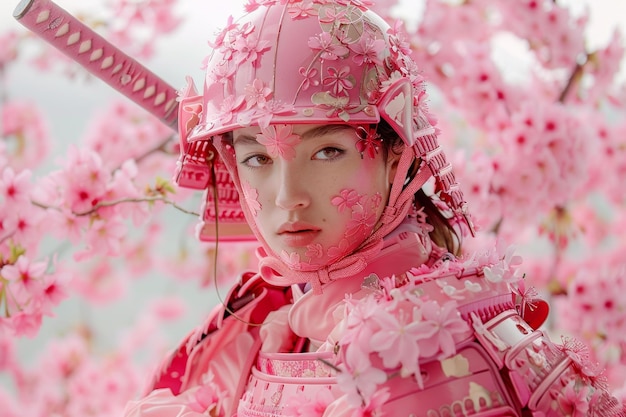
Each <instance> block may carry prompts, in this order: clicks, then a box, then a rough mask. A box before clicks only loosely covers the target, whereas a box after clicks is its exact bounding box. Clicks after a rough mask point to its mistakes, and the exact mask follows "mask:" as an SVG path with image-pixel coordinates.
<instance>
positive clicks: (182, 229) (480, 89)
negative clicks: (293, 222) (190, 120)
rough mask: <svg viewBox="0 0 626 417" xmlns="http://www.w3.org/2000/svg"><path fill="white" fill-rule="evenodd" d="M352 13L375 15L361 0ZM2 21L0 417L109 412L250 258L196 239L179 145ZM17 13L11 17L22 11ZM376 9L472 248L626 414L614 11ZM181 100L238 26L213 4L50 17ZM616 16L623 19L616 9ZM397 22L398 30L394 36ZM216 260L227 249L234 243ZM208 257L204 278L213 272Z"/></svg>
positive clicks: (141, 0) (143, 4)
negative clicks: (431, 123) (595, 374)
mask: <svg viewBox="0 0 626 417" xmlns="http://www.w3.org/2000/svg"><path fill="white" fill-rule="evenodd" d="M362 1H363V3H369V2H367V1H365V0H362ZM9 3H11V2H4V3H3V4H2V6H1V9H0V11H1V13H2V15H1V16H0V23H1V26H0V45H1V47H0V115H1V121H0V123H1V124H0V138H1V140H0V404H2V412H1V414H2V416H3V417H4V416H6V417H12V416H20V417H24V416H26V417H30V416H113V415H118V414H120V413H121V410H122V409H123V407H124V404H125V402H126V401H127V400H128V399H130V398H133V397H136V396H137V395H139V393H140V392H141V388H142V384H143V383H145V382H146V380H147V378H148V375H149V372H150V370H151V369H152V368H153V367H154V366H156V363H157V362H158V361H159V359H160V358H162V357H163V355H164V354H165V352H166V351H167V350H168V349H170V348H172V347H173V346H174V345H175V343H176V341H177V340H178V339H180V338H182V337H183V336H184V335H185V334H186V333H187V332H188V331H190V330H191V329H192V327H193V326H194V325H196V324H198V323H199V322H200V321H201V320H202V318H203V317H204V315H206V314H207V313H208V311H210V309H211V308H212V307H213V306H214V305H215V304H216V303H218V302H219V300H220V294H222V293H224V292H225V291H226V288H227V287H228V286H229V285H230V284H231V283H233V282H235V280H236V279H237V276H238V274H239V273H240V272H241V271H242V270H244V269H253V268H254V264H255V259H254V256H253V255H252V252H251V251H252V248H253V245H251V244H239V245H233V244H225V243H224V244H221V245H220V247H219V249H218V250H217V251H216V248H215V247H214V246H213V245H211V244H208V243H200V242H198V241H197V240H196V238H195V228H196V224H197V220H198V219H197V217H198V214H197V213H198V212H199V211H200V205H201V203H202V195H201V194H199V193H193V192H190V191H185V190H181V189H177V188H175V186H174V185H173V183H172V181H171V177H172V174H173V172H174V169H175V166H176V159H177V156H178V149H177V146H178V143H177V137H176V135H175V134H174V133H173V132H172V131H171V130H170V129H169V128H167V127H165V126H164V125H162V124H161V123H160V122H159V121H158V120H156V119H155V118H154V117H153V116H151V115H149V114H148V113H146V112H145V111H144V110H142V109H141V108H139V107H138V106H136V105H135V104H133V103H131V102H130V101H129V100H127V99H125V98H123V97H122V96H121V95H120V94H118V93H116V92H115V91H113V90H112V89H111V88H110V87H108V86H106V85H105V84H104V83H102V82H101V81H99V80H97V79H95V78H94V77H93V76H91V75H88V73H87V72H85V71H84V70H83V69H82V68H80V66H79V65H77V64H76V63H74V62H72V61H70V60H69V59H68V58H66V57H65V56H63V55H61V54H60V53H59V52H57V51H55V50H54V49H52V48H51V47H49V46H47V45H46V44H45V43H44V42H43V41H41V40H40V39H38V38H36V37H35V36H34V35H32V34H31V33H30V32H28V31H27V30H26V29H24V28H23V27H21V26H20V25H19V23H17V22H15V21H14V20H13V19H12V18H11V16H10V15H11V12H12V8H13V6H14V5H11V4H9ZM15 3H17V2H15ZM616 3H617V2H611V1H594V2H591V1H587V2H585V1H547V0H544V1H542V0H516V1H507V2H503V1H497V0H491V1H490V0H471V1H469V0H467V1H443V0H426V1H420V2H415V1H403V2H399V3H398V2H397V1H396V0H379V1H376V2H375V6H374V9H375V10H377V11H378V12H379V13H380V14H381V15H383V16H385V17H387V18H388V19H389V22H390V24H392V25H395V24H400V23H403V24H404V25H405V29H406V31H407V36H406V37H405V41H406V44H407V45H410V46H411V48H412V49H413V51H414V57H415V59H416V61H417V62H418V64H419V66H420V68H421V70H422V72H423V73H424V75H425V77H426V78H427V79H428V80H429V81H430V85H431V91H430V106H431V108H432V110H433V112H434V113H435V114H436V115H437V116H438V117H439V123H438V126H439V128H440V130H441V132H442V133H441V139H442V142H443V146H444V148H445V149H446V152H447V153H448V155H449V157H450V159H451V160H452V161H453V164H454V167H455V169H456V172H457V177H458V179H459V182H460V183H461V185H462V187H463V189H464V191H465V193H466V198H467V200H468V202H469V204H470V208H471V211H472V214H473V216H474V220H475V223H476V225H477V226H478V229H479V233H478V236H477V238H476V239H468V240H467V241H466V242H465V244H466V246H465V252H466V253H467V256H470V255H471V254H472V253H473V252H476V251H482V250H486V249H487V248H489V247H491V246H493V245H494V244H496V245H498V246H500V247H502V248H505V247H508V246H510V245H514V246H515V248H516V250H517V253H518V254H520V255H522V257H523V258H524V267H523V269H524V270H525V273H526V277H527V283H528V285H529V286H530V285H532V286H534V288H535V290H536V291H537V292H538V293H539V294H541V295H542V296H543V297H544V298H546V299H548V300H549V302H550V304H551V306H552V310H551V314H550V320H549V322H548V324H547V326H546V330H547V331H549V332H551V333H552V334H553V335H554V337H557V338H558V337H560V336H559V335H561V334H563V335H566V336H567V337H572V338H575V339H577V340H580V341H581V342H583V343H584V344H585V345H586V346H587V347H588V350H585V351H581V354H588V355H590V356H591V357H592V358H593V359H594V360H595V361H597V362H598V363H599V364H601V365H602V366H603V367H605V368H606V369H607V373H606V376H607V381H608V383H609V384H610V386H611V387H612V388H613V389H614V390H615V392H616V393H617V394H618V395H619V396H620V397H621V398H622V399H623V400H624V399H626V185H625V184H624V178H626V118H625V117H624V115H625V107H624V106H625V105H626V84H625V83H626V76H625V72H626V70H625V68H624V59H623V55H624V46H625V43H624V32H623V31H624V30H625V28H624V27H623V26H622V27H620V26H619V25H618V22H619V17H620V16H624V15H626V5H621V6H620V5H618V4H616ZM58 4H59V5H60V6H61V7H63V8H66V9H67V10H68V11H70V12H71V13H72V14H73V15H74V16H76V17H78V18H80V19H81V20H82V21H83V22H84V23H85V24H87V25H88V26H90V27H92V28H94V29H95V30H97V31H98V32H99V33H100V34H102V35H103V36H104V37H105V38H106V39H107V40H109V41H111V42H112V43H114V44H115V45H116V46H118V47H119V48H120V49H122V50H124V51H125V52H127V53H128V54H130V55H131V56H133V57H135V58H136V59H137V60H139V61H140V62H142V63H144V64H146V65H147V66H148V67H149V68H150V69H151V70H152V71H153V72H155V73H156V74H158V75H159V76H161V77H162V78H163V79H164V80H166V81H167V82H168V83H170V84H171V85H172V86H174V87H175V88H181V87H182V86H183V85H184V78H185V76H186V75H190V76H192V77H193V78H194V79H196V84H198V85H201V80H202V77H203V74H202V71H201V65H202V60H203V58H204V57H205V56H206V55H208V54H209V53H210V50H209V45H208V43H207V41H208V40H210V39H211V38H212V37H213V36H214V35H215V33H216V32H217V31H218V30H219V29H220V28H222V27H223V25H225V24H226V21H227V17H228V16H229V15H230V14H234V15H238V14H240V13H241V11H242V9H243V6H244V2H243V0H239V1H232V2H229V3H228V7H226V5H225V4H223V2H216V1H213V0H210V1H206V2H203V3H202V4H198V2H193V1H190V0H89V1H83V2H78V1H76V0H67V1H64V0H58ZM620 7H621V9H620ZM399 17H401V18H402V19H403V20H400V21H399V22H398V23H395V22H396V19H398V18H399ZM227 245H228V246H227ZM216 259H217V262H216Z"/></svg>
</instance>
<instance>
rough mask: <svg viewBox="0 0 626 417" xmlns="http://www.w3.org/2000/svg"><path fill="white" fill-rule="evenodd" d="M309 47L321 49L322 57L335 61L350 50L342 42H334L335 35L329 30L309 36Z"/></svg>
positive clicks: (316, 49)
mask: <svg viewBox="0 0 626 417" xmlns="http://www.w3.org/2000/svg"><path fill="white" fill-rule="evenodd" d="M308 44H309V47H311V49H313V50H315V51H319V54H320V58H321V59H323V60H326V61H335V60H337V59H339V57H342V56H346V55H347V54H348V53H350V50H349V49H348V48H346V47H345V46H343V45H341V44H337V43H335V42H334V40H333V37H332V36H331V35H330V33H328V32H322V33H320V34H319V35H317V36H311V37H310V38H309V42H308Z"/></svg>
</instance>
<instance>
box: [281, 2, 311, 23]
mask: <svg viewBox="0 0 626 417" xmlns="http://www.w3.org/2000/svg"><path fill="white" fill-rule="evenodd" d="M287 11H288V13H289V16H291V18H292V19H293V20H297V19H305V18H307V17H309V16H314V15H315V14H317V12H316V11H315V9H314V8H313V3H312V2H311V1H308V0H307V1H300V2H294V3H290V4H289V6H288V8H287Z"/></svg>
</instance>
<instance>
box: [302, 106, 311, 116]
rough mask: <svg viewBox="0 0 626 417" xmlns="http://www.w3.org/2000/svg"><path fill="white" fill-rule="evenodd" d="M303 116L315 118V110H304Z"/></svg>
mask: <svg viewBox="0 0 626 417" xmlns="http://www.w3.org/2000/svg"><path fill="white" fill-rule="evenodd" d="M302 114H303V115H305V116H307V117H311V116H313V109H312V108H308V109H304V110H302Z"/></svg>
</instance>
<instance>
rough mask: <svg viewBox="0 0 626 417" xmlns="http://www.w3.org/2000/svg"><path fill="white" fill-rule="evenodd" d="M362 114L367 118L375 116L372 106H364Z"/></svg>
mask: <svg viewBox="0 0 626 417" xmlns="http://www.w3.org/2000/svg"><path fill="white" fill-rule="evenodd" d="M363 113H365V114H366V115H368V116H374V115H376V112H375V111H374V107H373V106H366V107H365V108H364V109H363Z"/></svg>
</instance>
